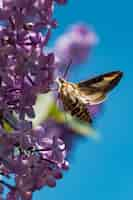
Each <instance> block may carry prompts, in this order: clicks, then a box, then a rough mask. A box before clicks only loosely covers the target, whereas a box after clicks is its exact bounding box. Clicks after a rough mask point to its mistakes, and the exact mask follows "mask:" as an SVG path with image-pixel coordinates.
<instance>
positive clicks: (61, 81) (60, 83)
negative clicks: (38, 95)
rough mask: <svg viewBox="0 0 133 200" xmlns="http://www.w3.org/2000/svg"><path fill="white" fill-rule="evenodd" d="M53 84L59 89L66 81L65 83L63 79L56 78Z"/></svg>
mask: <svg viewBox="0 0 133 200" xmlns="http://www.w3.org/2000/svg"><path fill="white" fill-rule="evenodd" d="M55 82H56V83H57V84H58V87H59V88H61V86H62V85H63V84H64V83H66V81H65V80H64V79H63V78H61V77H57V78H56V80H55Z"/></svg>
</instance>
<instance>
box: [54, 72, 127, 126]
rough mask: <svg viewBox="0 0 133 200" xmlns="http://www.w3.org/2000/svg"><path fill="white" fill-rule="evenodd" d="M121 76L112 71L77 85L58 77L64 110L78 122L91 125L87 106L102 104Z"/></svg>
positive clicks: (120, 73)
mask: <svg viewBox="0 0 133 200" xmlns="http://www.w3.org/2000/svg"><path fill="white" fill-rule="evenodd" d="M122 76H123V73H122V72H121V71H113V72H109V73H105V74H102V75H99V76H97V77H95V78H92V79H89V80H86V81H82V82H79V83H71V82H68V81H66V80H65V79H64V78H60V77H58V78H57V79H56V82H57V83H58V92H59V97H60V99H61V101H62V104H63V107H64V110H65V111H66V112H69V113H70V114H71V115H72V116H74V117H76V118H77V119H79V120H82V121H84V122H89V123H91V122H92V117H91V114H90V112H89V110H88V105H90V106H91V105H96V104H100V103H102V102H103V101H104V100H105V99H106V96H107V93H108V92H110V91H111V90H112V89H113V88H114V87H116V85H117V84H118V83H119V81H120V79H121V77H122Z"/></svg>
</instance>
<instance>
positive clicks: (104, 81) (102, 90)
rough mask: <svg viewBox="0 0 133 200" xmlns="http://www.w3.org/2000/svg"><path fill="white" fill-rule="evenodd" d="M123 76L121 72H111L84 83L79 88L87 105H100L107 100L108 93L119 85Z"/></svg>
mask: <svg viewBox="0 0 133 200" xmlns="http://www.w3.org/2000/svg"><path fill="white" fill-rule="evenodd" d="M122 75H123V74H122V72H120V71H115V72H110V73H106V74H103V75H100V76H97V77H95V78H92V79H89V80H87V81H82V82H80V83H78V84H77V86H78V88H79V90H80V91H81V93H82V95H83V96H84V98H85V99H86V103H89V104H90V105H94V104H99V103H102V102H103V101H104V100H105V99H106V94H107V92H109V91H110V90H112V89H113V88H114V87H115V86H116V85H117V84H118V83H119V81H120V79H121V77H122Z"/></svg>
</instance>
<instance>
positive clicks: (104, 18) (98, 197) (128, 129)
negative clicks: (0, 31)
mask: <svg viewBox="0 0 133 200" xmlns="http://www.w3.org/2000/svg"><path fill="white" fill-rule="evenodd" d="M132 9H133V2H132V1H131V0H126V1H121V0H112V1H107V0H100V1H98V0H93V1H89V0H84V1H83V0H76V1H75V0H70V1H69V3H68V4H67V5H66V6H64V7H60V8H59V7H58V8H57V10H56V18H57V19H58V22H59V23H60V27H59V28H58V29H57V30H55V33H54V34H53V42H54V40H55V38H56V37H57V36H58V35H59V34H61V33H62V32H64V31H65V28H66V27H67V26H68V25H70V24H72V23H75V22H79V21H83V22H86V23H88V24H92V25H93V27H94V29H95V30H96V32H97V34H98V35H99V37H100V40H101V41H100V44H99V45H98V46H97V47H96V48H95V49H94V51H93V55H92V56H91V58H89V59H88V62H87V63H86V64H84V65H81V66H77V68H75V72H72V73H71V80H73V81H79V80H82V79H85V78H87V77H89V76H92V75H95V74H99V73H103V72H108V71H113V70H118V69H120V70H121V71H123V72H124V78H123V80H122V81H121V83H120V84H119V86H118V87H117V88H116V89H115V90H114V91H113V92H112V93H111V95H110V98H109V99H108V101H107V102H106V109H105V112H104V114H103V115H101V117H100V118H99V119H98V120H97V129H98V130H99V132H100V134H101V136H102V138H101V141H100V142H99V143H97V142H96V141H94V140H92V139H88V141H86V142H81V143H79V144H78V145H77V149H76V150H75V153H74V161H73V162H72V163H71V168H70V170H69V171H68V172H67V173H65V175H64V178H63V179H62V180H60V181H58V182H57V187H56V188H55V189H49V188H44V189H43V190H41V191H39V192H37V193H36V194H35V196H34V199H35V200H43V199H45V200H56V199H58V200H68V199H69V200H73V199H76V200H81V199H86V200H113V199H114V200H132V199H133V120H132V114H133V109H132V107H133V106H132V101H133V92H132V90H133V89H132V87H133V74H132V73H133V11H132ZM75 73H76V79H75V76H74V74H75Z"/></svg>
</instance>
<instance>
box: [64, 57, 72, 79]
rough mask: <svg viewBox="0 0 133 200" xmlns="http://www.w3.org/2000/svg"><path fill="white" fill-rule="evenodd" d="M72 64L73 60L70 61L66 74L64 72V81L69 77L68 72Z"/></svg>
mask: <svg viewBox="0 0 133 200" xmlns="http://www.w3.org/2000/svg"><path fill="white" fill-rule="evenodd" d="M71 64H72V59H70V61H69V63H68V65H67V66H66V70H65V72H64V74H63V78H64V79H66V77H67V75H68V72H69V69H70V66H71Z"/></svg>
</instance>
